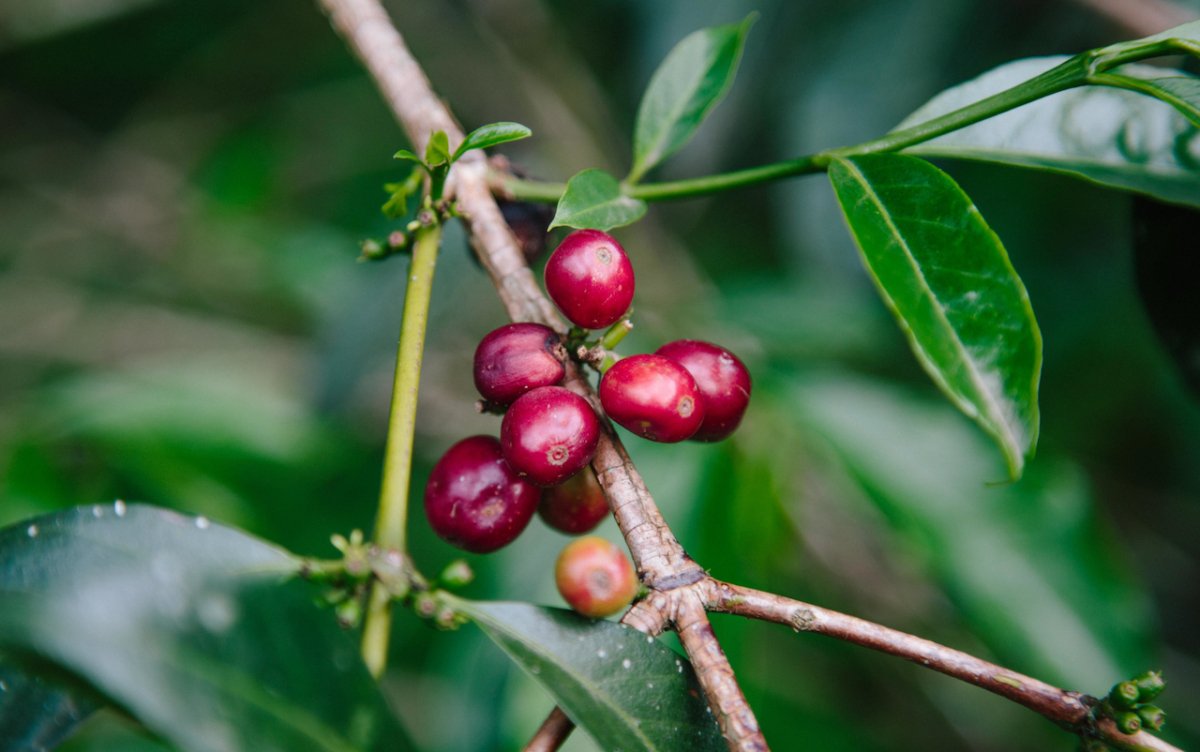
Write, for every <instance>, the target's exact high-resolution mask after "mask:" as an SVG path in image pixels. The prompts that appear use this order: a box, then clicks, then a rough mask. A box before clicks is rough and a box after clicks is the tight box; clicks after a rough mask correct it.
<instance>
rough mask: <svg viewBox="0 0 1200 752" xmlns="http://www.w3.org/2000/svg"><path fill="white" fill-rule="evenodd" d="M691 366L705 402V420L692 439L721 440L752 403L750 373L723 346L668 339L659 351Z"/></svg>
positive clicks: (735, 426)
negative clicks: (670, 340)
mask: <svg viewBox="0 0 1200 752" xmlns="http://www.w3.org/2000/svg"><path fill="white" fill-rule="evenodd" d="M655 352H656V353H657V354H658V355H661V356H663V357H664V358H669V359H671V360H673V361H675V362H676V363H678V364H679V365H681V366H683V367H684V368H686V369H687V371H688V373H690V374H691V375H692V378H693V379H695V380H696V386H697V387H699V389H700V397H701V399H702V400H703V402H704V422H703V423H701V424H700V428H699V430H697V431H696V433H695V434H694V435H693V436H692V441H720V440H721V439H723V438H725V437H726V436H728V435H729V434H731V433H733V431H734V429H736V428H737V427H738V424H739V423H741V422H742V415H744V414H745V412H746V406H747V405H748V404H750V372H749V371H747V370H746V366H745V365H743V364H742V361H740V360H738V359H737V356H736V355H734V354H733V353H731V352H729V351H728V350H726V349H725V348H723V347H717V346H716V345H714V344H711V343H709V342H701V341H699V340H694V339H681V340H676V341H675V342H668V343H667V344H665V345H663V346H662V347H660V348H658V350H656V351H655Z"/></svg>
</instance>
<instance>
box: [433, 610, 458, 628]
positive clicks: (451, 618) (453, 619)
mask: <svg viewBox="0 0 1200 752" xmlns="http://www.w3.org/2000/svg"><path fill="white" fill-rule="evenodd" d="M464 621H465V619H464V618H463V616H462V615H461V614H459V613H458V612H457V611H455V610H454V609H453V608H451V607H450V606H445V605H443V606H441V607H440V608H438V610H437V614H436V615H435V616H434V618H433V623H434V624H436V625H437V627H438V629H458V628H459V627H460V626H462V624H463V622H464Z"/></svg>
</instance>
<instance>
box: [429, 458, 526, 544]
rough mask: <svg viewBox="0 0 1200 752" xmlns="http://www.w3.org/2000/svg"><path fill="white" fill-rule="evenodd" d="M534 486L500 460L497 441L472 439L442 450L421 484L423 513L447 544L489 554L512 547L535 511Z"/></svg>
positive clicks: (502, 459)
mask: <svg viewBox="0 0 1200 752" xmlns="http://www.w3.org/2000/svg"><path fill="white" fill-rule="evenodd" d="M538 497H539V491H538V488H537V486H535V485H533V484H532V483H530V482H529V481H527V480H525V479H524V478H522V477H520V476H519V475H517V473H516V471H515V470H513V469H512V468H511V467H509V465H508V463H507V462H505V461H504V455H503V454H502V453H501V451H500V442H499V441H497V440H496V439H494V438H492V437H491V436H470V437H468V438H465V439H463V440H462V441H460V442H458V443H457V444H455V445H454V446H452V447H450V448H449V449H448V450H446V453H445V454H444V455H442V458H441V459H440V460H438V462H437V464H436V465H434V467H433V472H432V473H431V474H430V475H429V483H428V484H426V486H425V515H426V516H427V517H428V518H429V524H430V525H431V526H432V527H433V531H434V532H435V533H437V534H438V536H440V537H441V538H442V539H443V540H445V541H446V542H447V543H450V544H451V545H454V546H457V547H459V548H461V549H463V550H466V551H473V552H475V553H487V552H488V551H495V550H496V549H498V548H501V547H503V546H506V545H508V544H509V543H511V542H512V541H513V540H514V539H515V538H516V537H517V536H518V535H520V534H521V531H522V530H524V529H525V526H526V525H528V524H529V520H531V519H532V518H533V512H534V510H535V509H537V505H538Z"/></svg>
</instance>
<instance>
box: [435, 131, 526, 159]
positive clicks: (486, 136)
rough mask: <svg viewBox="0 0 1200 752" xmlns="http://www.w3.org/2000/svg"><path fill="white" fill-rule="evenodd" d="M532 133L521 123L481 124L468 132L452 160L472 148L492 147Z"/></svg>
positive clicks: (518, 139) (517, 139)
mask: <svg viewBox="0 0 1200 752" xmlns="http://www.w3.org/2000/svg"><path fill="white" fill-rule="evenodd" d="M532 135H533V131H531V130H529V128H527V127H525V126H523V125H521V124H520V123H489V124H488V125H481V126H479V127H478V128H476V129H475V130H473V131H471V132H470V133H468V134H467V137H466V138H464V139H463V142H462V143H461V144H459V145H458V148H457V149H455V151H454V157H453V158H452V159H451V160H450V161H451V162H457V161H458V158H459V157H461V156H462V155H464V154H466V153H467V152H469V151H471V150H472V149H490V148H492V147H493V146H499V145H500V144H506V143H508V142H509V141H520V140H521V139H523V138H529V137H530V136H532Z"/></svg>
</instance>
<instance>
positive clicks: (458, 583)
mask: <svg viewBox="0 0 1200 752" xmlns="http://www.w3.org/2000/svg"><path fill="white" fill-rule="evenodd" d="M474 579H475V572H473V571H472V570H471V565H470V564H468V563H467V562H465V561H463V560H462V559H456V560H454V561H452V562H450V563H449V564H447V565H446V568H445V569H443V570H442V573H441V575H439V576H438V580H439V581H440V582H441V583H442V584H443V585H445V586H446V587H452V588H460V587H463V586H464V585H469V584H471V581H472V580H474Z"/></svg>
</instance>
